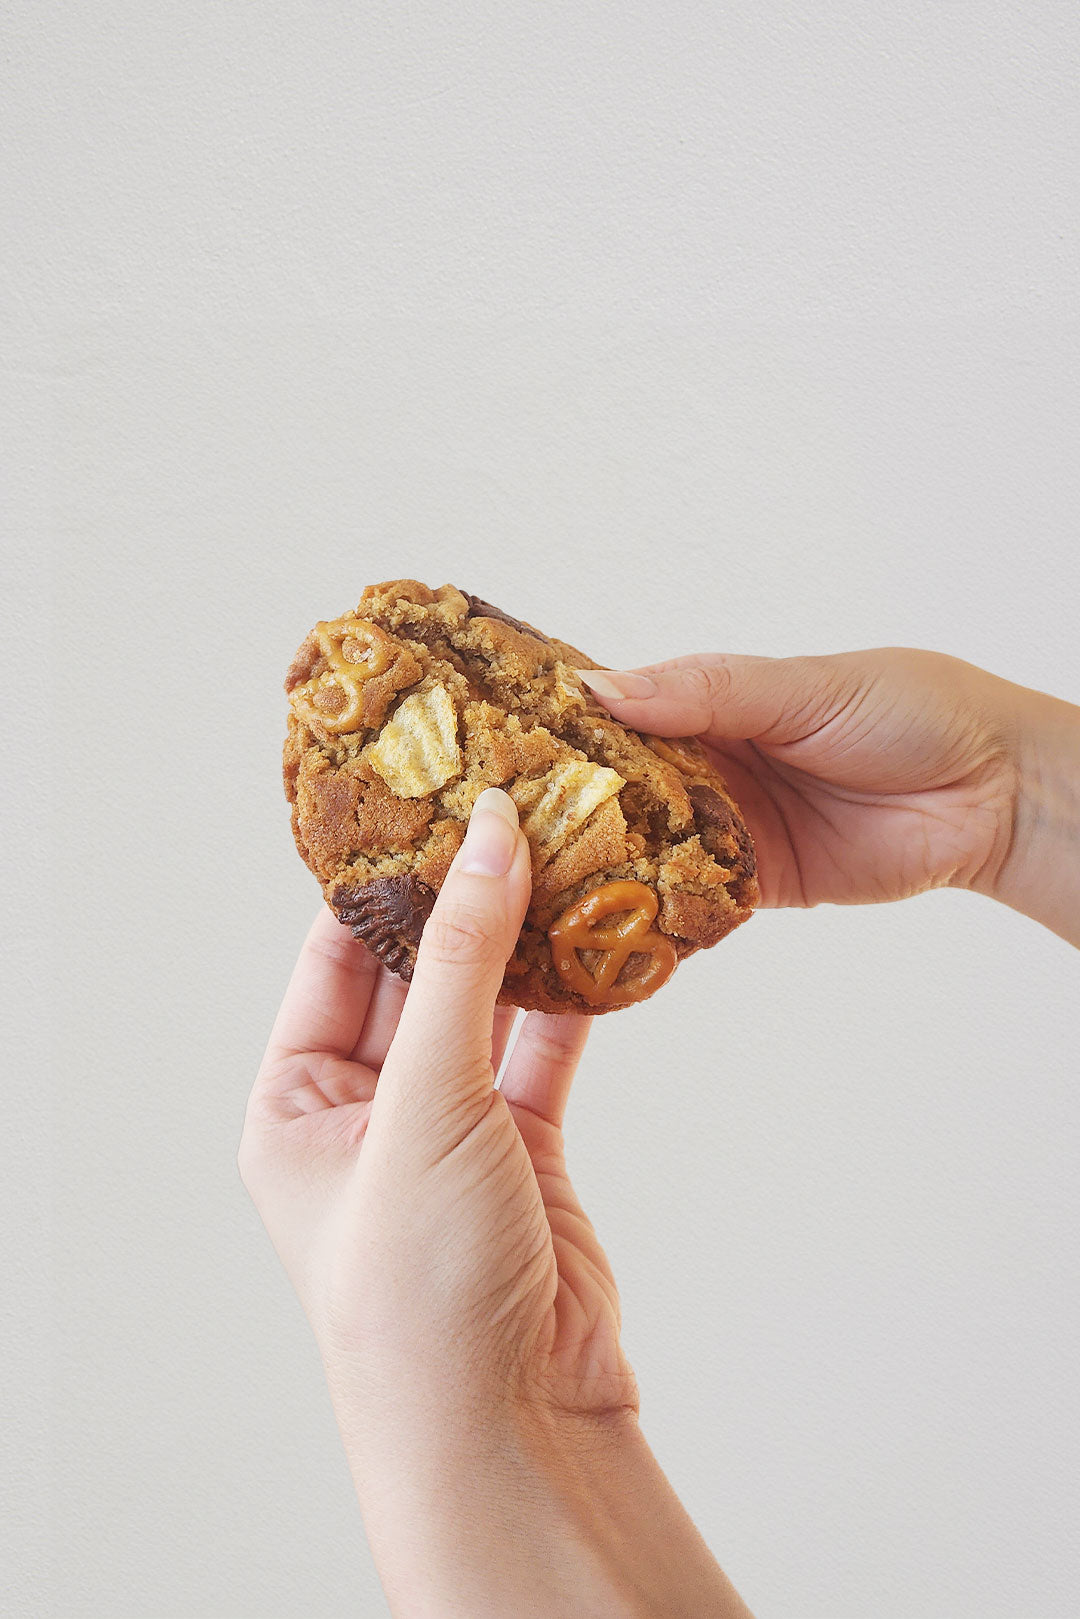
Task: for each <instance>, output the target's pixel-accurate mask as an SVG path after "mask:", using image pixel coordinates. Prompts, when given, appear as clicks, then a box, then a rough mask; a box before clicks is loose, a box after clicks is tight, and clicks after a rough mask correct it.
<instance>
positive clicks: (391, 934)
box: [330, 875, 435, 979]
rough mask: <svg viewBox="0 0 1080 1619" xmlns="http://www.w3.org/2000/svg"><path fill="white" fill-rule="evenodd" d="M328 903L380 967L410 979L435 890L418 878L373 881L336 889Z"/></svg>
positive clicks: (433, 900)
mask: <svg viewBox="0 0 1080 1619" xmlns="http://www.w3.org/2000/svg"><path fill="white" fill-rule="evenodd" d="M330 903H331V904H332V905H333V907H334V912H335V914H336V916H337V918H338V921H339V922H343V923H344V924H345V925H346V926H347V927H351V928H352V931H353V935H354V937H356V938H357V939H360V940H361V941H362V942H363V943H364V944H366V945H367V947H368V949H369V950H370V951H371V953H372V955H373V956H377V957H378V958H379V960H380V961H381V962H382V963H383V966H384V967H389V969H390V971H391V972H393V973H397V975H398V977H399V978H404V979H410V978H411V977H412V974H413V963H414V961H415V959H416V946H417V945H418V944H419V942H420V935H421V933H423V931H424V923H425V922H426V921H427V919H428V917H429V916H430V915H431V907H432V906H433V905H434V903H435V890H434V889H433V888H429V887H428V885H427V883H422V882H421V881H420V879H419V877H412V876H408V875H406V876H402V877H376V878H374V880H373V881H372V882H370V883H365V884H364V885H363V886H362V887H360V888H336V889H335V890H334V892H333V893H332V894H331V896H330Z"/></svg>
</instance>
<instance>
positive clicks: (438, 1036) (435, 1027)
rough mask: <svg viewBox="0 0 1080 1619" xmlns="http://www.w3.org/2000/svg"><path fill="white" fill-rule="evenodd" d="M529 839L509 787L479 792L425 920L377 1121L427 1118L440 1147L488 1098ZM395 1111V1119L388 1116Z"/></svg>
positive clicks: (429, 1145)
mask: <svg viewBox="0 0 1080 1619" xmlns="http://www.w3.org/2000/svg"><path fill="white" fill-rule="evenodd" d="M529 891H530V869H529V846H528V843H527V842H526V840H525V837H524V835H523V834H522V832H521V831H520V830H519V828H518V824H517V810H516V809H515V807H514V802H513V800H512V799H511V798H510V797H509V795H508V794H506V793H504V792H501V791H500V790H499V789H498V788H497V787H489V788H487V789H486V790H485V791H484V792H483V793H481V794H480V797H479V798H478V799H477V801H476V805H475V807H474V809H473V813H472V817H471V819H470V821H469V826H468V830H467V832H466V835H465V841H464V843H463V844H462V846H461V848H460V849H459V850H458V853H457V854H456V855H455V857H454V861H453V864H452V865H451V867H450V870H449V871H448V872H447V874H446V879H445V881H444V882H443V885H442V888H441V889H440V890H439V895H438V898H437V899H436V901H435V905H434V908H433V909H432V912H431V915H430V916H429V917H428V920H427V924H426V926H425V928H424V932H423V936H422V937H421V940H420V946H419V949H418V950H417V954H416V966H415V968H414V970H413V977H412V983H411V985H410V987H409V994H408V999H407V1000H406V1002H405V1005H404V1008H403V1009H402V1013H401V1017H400V1019H399V1022H398V1028H397V1033H396V1034H395V1036H394V1039H393V1041H392V1042H391V1046H390V1050H389V1052H388V1053H387V1057H386V1061H385V1062H384V1064H383V1068H382V1074H381V1077H380V1082H379V1088H378V1090H377V1092H376V1095H375V1102H374V1105H373V1110H372V1127H373V1129H375V1130H376V1133H378V1131H380V1130H382V1129H384V1128H386V1127H387V1125H388V1124H389V1125H390V1127H391V1128H396V1129H401V1128H405V1129H409V1128H415V1127H420V1129H421V1133H422V1136H423V1139H424V1142H425V1151H426V1152H427V1153H431V1152H434V1155H435V1157H436V1158H437V1157H441V1156H442V1155H443V1154H444V1153H445V1152H447V1151H449V1150H450V1148H451V1147H452V1146H453V1145H454V1144H455V1143H456V1142H457V1141H459V1140H461V1139H462V1137H463V1136H464V1135H465V1134H467V1133H468V1130H469V1128H470V1127H471V1125H472V1124H473V1123H475V1122H476V1121H477V1120H478V1119H479V1117H480V1116H481V1114H482V1113H483V1111H484V1110H485V1108H486V1107H487V1106H488V1104H489V1101H490V1095H491V1089H492V1083H493V1077H494V1076H493V1070H492V1034H493V1025H494V1013H495V997H496V995H497V994H498V990H499V986H500V984H501V983H502V980H503V973H504V970H505V967H506V962H507V959H508V958H509V956H510V952H511V951H512V950H513V948H514V943H515V940H516V939H517V935H518V931H519V929H520V927H521V923H522V921H523V919H524V916H525V908H526V906H527V905H528V902H529ZM391 1121H392V1122H391Z"/></svg>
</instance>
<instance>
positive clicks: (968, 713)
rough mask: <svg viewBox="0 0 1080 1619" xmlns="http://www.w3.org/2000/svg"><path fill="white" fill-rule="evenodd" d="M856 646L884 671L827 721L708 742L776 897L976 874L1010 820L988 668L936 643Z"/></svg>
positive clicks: (792, 899)
mask: <svg viewBox="0 0 1080 1619" xmlns="http://www.w3.org/2000/svg"><path fill="white" fill-rule="evenodd" d="M851 656H852V658H855V657H857V658H858V660H859V663H858V667H859V668H860V670H861V671H863V672H865V670H866V669H867V667H869V668H870V669H871V671H874V673H873V674H872V678H871V679H870V681H869V684H868V685H864V686H863V687H862V688H861V689H860V690H858V691H857V692H856V693H855V694H854V695H853V698H852V700H851V701H850V702H848V703H847V704H845V705H843V706H840V707H839V708H837V709H836V710H835V711H834V712H833V713H832V714H831V715H830V717H829V719H828V720H827V722H826V723H825V724H823V725H817V726H813V727H812V728H811V729H810V730H808V731H807V733H806V734H805V735H800V734H798V732H797V731H795V732H793V733H791V734H788V735H786V736H785V737H784V738H783V740H772V739H770V740H769V741H767V742H765V741H758V742H732V741H719V740H717V739H710V742H709V744H708V749H709V752H710V753H711V754H712V756H713V758H714V760H715V762H716V764H717V766H718V768H719V769H720V771H721V773H722V774H724V775H725V776H726V777H727V778H728V781H729V783H730V785H731V788H732V791H733V793H734V794H735V797H736V799H738V801H739V803H740V805H741V806H742V807H743V809H744V811H745V813H746V817H747V821H748V823H749V825H750V830H751V832H752V834H753V836H754V841H755V844H756V846H757V850H758V857H759V866H760V872H759V876H760V882H761V889H762V903H763V904H764V905H767V906H782V905H818V904H821V903H822V902H830V903H832V904H841V905H842V904H859V903H867V902H875V901H881V900H896V899H905V898H907V897H908V896H909V895H911V894H918V893H921V892H923V891H924V890H925V889H928V888H935V887H940V886H942V885H943V884H947V883H950V882H957V883H963V882H966V881H968V880H969V879H970V878H971V876H972V875H974V874H975V873H976V872H977V871H979V870H980V869H981V867H982V866H983V864H984V863H985V862H986V861H987V860H989V859H990V858H991V857H992V855H993V852H994V850H995V847H996V845H997V843H998V842H999V840H1000V839H1001V836H1002V828H1003V827H1005V826H1007V825H1008V824H1009V818H1010V814H1011V804H1012V800H1013V796H1014V794H1015V787H1016V784H1015V780H1014V776H1013V771H1012V766H1011V764H1010V755H1009V750H1008V748H1007V747H1006V745H1005V741H1004V739H1003V738H1002V737H1001V736H999V735H997V734H995V732H994V730H993V728H992V727H991V726H989V725H988V724H987V722H986V721H985V720H984V718H983V715H982V710H981V707H980V705H979V704H978V702H977V701H975V700H974V695H973V694H972V695H971V696H970V697H969V696H968V694H967V693H966V691H965V686H966V685H967V684H969V683H970V678H971V677H972V676H978V677H980V678H981V679H984V680H985V679H986V678H988V677H986V676H984V675H983V672H982V671H981V670H980V671H976V670H972V669H971V668H970V666H969V665H966V664H960V663H958V662H957V660H955V659H951V658H950V659H946V658H943V657H940V656H939V655H937V654H934V653H912V652H902V653H892V652H888V651H886V652H881V653H867V654H858V655H854V654H853V655H851ZM836 661H837V662H842V661H843V659H838V660H836ZM945 665H947V666H948V667H947V669H946V668H945V667H944V666H945ZM957 671H960V672H959V673H958V672H957ZM943 693H947V697H943V695H942V694H943ZM965 699H967V700H965Z"/></svg>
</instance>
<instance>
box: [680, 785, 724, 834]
mask: <svg viewBox="0 0 1080 1619" xmlns="http://www.w3.org/2000/svg"><path fill="white" fill-rule="evenodd" d="M686 790H687V792H688V793H689V794H690V802H691V804H693V806H694V814H695V815H696V817H697V819H698V820H699V821H700V822H701V824H702V826H719V827H722V828H723V830H724V831H725V832H730V831H732V830H733V829H734V825H735V817H734V816H733V815H732V813H731V808H730V806H729V805H728V804H726V803H725V802H724V800H723V799H722V798H721V797H720V794H719V793H718V792H717V791H716V788H715V787H710V786H708V784H707V783H706V782H703V781H695V782H692V783H691V785H690V786H689V787H688V788H687V789H686Z"/></svg>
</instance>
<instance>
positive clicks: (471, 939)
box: [240, 650, 1080, 1619]
mask: <svg viewBox="0 0 1080 1619" xmlns="http://www.w3.org/2000/svg"><path fill="white" fill-rule="evenodd" d="M604 678H605V677H604V676H602V675H599V674H598V673H597V672H590V676H589V679H590V683H593V684H596V685H597V686H598V688H599V689H600V693H601V695H602V696H604V700H605V701H606V702H608V706H609V707H610V708H611V709H612V712H613V713H615V714H617V716H618V717H619V718H620V719H622V720H624V721H625V722H626V723H628V724H631V725H633V726H635V727H637V728H640V729H642V730H646V731H651V732H653V733H655V734H662V735H680V734H687V733H690V732H694V733H697V734H700V735H701V736H702V737H703V739H704V740H705V743H706V745H707V746H708V747H709V748H710V749H711V750H713V752H714V753H715V756H716V758H717V761H718V763H719V764H720V767H721V769H722V770H723V771H724V772H725V773H726V774H727V775H728V777H729V780H730V782H731V785H732V788H733V790H734V792H735V796H736V797H737V798H738V799H739V801H740V803H741V804H742V805H743V807H744V809H745V812H746V814H747V819H748V821H749V823H750V826H751V830H752V832H753V834H754V837H755V841H756V843H757V847H758V853H759V858H760V864H761V878H762V886H763V899H764V903H766V904H770V905H784V904H799V905H812V904H817V903H820V902H822V901H826V900H827V901H832V902H834V903H860V902H861V903H866V902H871V901H875V900H885V899H899V898H903V897H905V896H906V895H908V894H913V893H918V892H921V891H922V890H924V889H926V888H930V887H934V886H941V885H943V884H952V885H954V886H960V887H970V888H973V889H978V890H980V891H982V892H984V893H987V894H991V895H993V896H994V897H997V898H1000V899H1002V900H1003V901H1004V902H1005V903H1007V904H1010V905H1012V906H1014V907H1015V908H1016V909H1018V910H1024V911H1027V912H1028V914H1030V915H1032V916H1035V917H1037V918H1038V919H1039V920H1040V921H1043V922H1045V923H1046V925H1047V926H1049V927H1052V928H1054V929H1055V930H1056V931H1057V932H1059V933H1060V934H1061V935H1062V936H1063V937H1066V938H1070V939H1071V940H1072V941H1073V942H1074V943H1080V859H1078V857H1077V849H1078V846H1080V710H1078V709H1075V708H1073V707H1071V706H1070V705H1069V704H1066V703H1059V702H1057V701H1056V700H1055V699H1052V698H1049V697H1045V696H1043V695H1042V694H1040V693H1034V692H1026V691H1024V690H1023V689H1022V688H1019V687H1015V686H1010V685H1009V684H1008V683H1007V682H1005V681H999V680H997V679H996V678H995V677H993V676H991V675H988V674H985V673H984V672H983V671H981V670H976V669H973V668H972V667H971V666H970V665H967V664H962V663H959V662H957V661H956V660H954V659H947V658H941V657H938V656H937V655H935V654H930V653H921V652H907V651H896V650H883V651H877V652H870V653H851V654H843V655H841V656H839V657H836V658H824V659H790V660H770V659H736V658H721V657H716V658H694V659H677V660H675V661H674V662H672V663H669V664H663V665H658V666H655V667H654V668H652V669H650V670H649V671H638V672H636V674H629V675H628V674H624V675H619V676H611V675H610V674H607V675H606V678H607V680H608V681H609V682H610V681H611V680H612V679H615V680H616V681H622V682H623V683H624V686H626V687H631V688H633V687H634V685H635V682H637V686H636V690H635V693H634V695H632V696H628V697H625V698H621V699H618V698H616V697H614V696H613V695H612V694H611V687H610V685H609V687H608V690H607V691H606V692H605V691H604V690H603V689H602V685H603V680H604ZM643 678H644V679H646V680H648V681H650V682H651V687H652V689H651V693H650V694H649V695H643V691H644V688H643V687H642V686H641V684H640V682H641V681H642V679H643ZM529 880H530V879H529V857H528V848H527V845H526V842H525V839H524V837H523V835H522V834H521V833H520V831H519V830H518V828H517V822H516V812H515V811H514V807H513V804H512V802H511V800H510V799H509V798H508V797H507V795H506V794H504V793H501V792H498V791H495V790H491V791H489V792H488V793H485V794H484V795H483V797H482V799H481V801H480V803H479V804H478V806H477V809H476V811H475V812H474V815H473V819H472V821H471V822H470V827H469V834H468V836H467V838H466V841H465V844H464V845H463V847H462V850H461V851H460V853H459V855H458V857H457V859H456V860H455V862H454V865H453V867H452V868H451V871H450V874H449V875H448V877H447V880H446V882H445V883H444V885H443V888H442V890H441V892H440V894H439V897H438V900H437V902H436V905H435V908H434V910H433V912H432V915H431V918H430V920H429V922H428V925H427V927H426V929H425V931H424V936H423V939H422V942H421V945H420V949H419V953H418V958H417V964H416V971H415V974H414V978H413V981H412V985H411V987H409V988H408V990H407V991H406V985H405V984H404V983H402V982H401V981H400V980H399V979H396V978H394V977H392V976H391V975H390V974H388V973H386V972H385V971H384V970H383V969H382V968H381V967H379V966H378V965H377V963H376V962H375V961H374V960H373V958H372V957H371V956H370V955H368V953H367V951H366V950H365V949H364V947H363V946H362V945H361V944H359V943H358V942H357V941H356V940H354V939H353V938H352V936H351V934H350V933H349V932H348V931H347V930H346V929H344V928H342V927H341V926H340V925H339V924H338V923H337V922H336V921H335V919H334V918H333V917H332V916H331V915H330V913H329V912H328V911H325V910H324V911H323V912H322V913H320V915H319V917H318V919H317V920H316V922H315V923H314V925H313V927H312V929H311V931H310V933H309V935H308V938H307V940H306V942H305V944H304V947H303V949H302V951H301V954H300V959H299V961H298V963H297V966H296V969H295V971H294V973H293V977H292V979H291V981H290V984H289V987H288V990H287V992H286V995H285V999H284V1002H283V1004H282V1007H281V1011H280V1013H279V1015H278V1018H277V1021H276V1023H275V1025H274V1029H273V1031H272V1034H271V1037H270V1042H269V1045H268V1047H267V1051H266V1054H265V1057H264V1059H263V1063H262V1066H261V1068H260V1072H259V1076H258V1078H257V1080H256V1083H255V1087H254V1089H253V1091H252V1094H251V1098H250V1101H249V1104H248V1110H247V1117H246V1120H245V1125H244V1133H243V1138H242V1141H241V1147H240V1170H241V1174H242V1177H243V1179H244V1182H245V1184H246V1185H247V1187H248V1189H249V1191H250V1193H251V1195H252V1197H253V1199H254V1201H255V1203H256V1205H257V1207H258V1209H259V1212H260V1214H261V1216H262V1218H263V1220H264V1222H265V1224H266V1226H267V1229H268V1231H269V1233H270V1236H271V1238H272V1240H273V1242H274V1245H275V1247H276V1249H277V1251H278V1254H279V1255H280V1257H281V1260H282V1262H283V1264H284V1266H285V1268H286V1271H287V1272H288V1275H289V1277H290V1279H291V1280H292V1282H293V1285H294V1286H295V1288H296V1290H297V1293H298V1294H299V1297H300V1300H301V1302H302V1304H303V1307H304V1309H305V1311H306V1313H307V1315H308V1318H309V1320H310V1322H311V1325H312V1328H313V1331H314V1334H315V1338H316V1341H317V1343H318V1345H319V1348H320V1351H321V1354H322V1358H323V1362H324V1366H325V1369H326V1374H327V1380H328V1384H329V1388H330V1392H331V1398H332V1400H333V1403H334V1409H335V1412H336V1414H337V1418H338V1423H339V1427H340V1430H341V1434H342V1439H343V1442H344V1445H345V1450H346V1453H347V1455H348V1458H349V1463H350V1466H351V1469H352V1474H353V1478H354V1481H355V1484H356V1490H357V1494H358V1498H359V1501H360V1506H361V1511H362V1514H363V1518H364V1523H365V1528H366V1530H367V1534H368V1540H369V1543H370V1545H371V1549H372V1552H373V1555H374V1558H375V1562H376V1565H377V1567H378V1570H379V1574H380V1577H381V1579H382V1581H383V1585H384V1587H385V1589H386V1592H387V1597H388V1600H389V1602H390V1606H391V1609H392V1611H393V1612H394V1614H395V1615H396V1616H399V1619H406V1616H407V1619H419V1616H429V1615H430V1616H431V1619H436V1616H437V1619H450V1616H456V1615H461V1616H462V1619H486V1616H488V1615H491V1616H492V1619H495V1616H500V1619H504V1616H505V1615H506V1614H509V1613H513V1614H514V1615H515V1616H521V1619H530V1616H533V1615H535V1616H536V1619H541V1616H543V1619H555V1616H561V1615H563V1614H567V1613H573V1614H574V1615H575V1616H582V1619H589V1616H593V1615H595V1616H597V1619H600V1616H602V1615H603V1616H609V1619H611V1616H615V1619H618V1616H628V1619H629V1616H634V1619H636V1616H644V1615H656V1616H659V1615H666V1616H672V1615H686V1616H688V1619H689V1616H694V1619H703V1616H716V1619H722V1616H725V1619H726V1616H728V1615H746V1614H747V1613H748V1611H749V1610H748V1609H747V1608H746V1607H745V1605H744V1604H743V1602H742V1601H741V1599H740V1598H739V1597H738V1595H737V1594H736V1593H735V1591H734V1589H733V1588H732V1586H731V1584H730V1582H729V1581H728V1580H727V1579H726V1577H725V1576H724V1574H723V1573H722V1571H721V1569H720V1567H719V1565H718V1564H717V1562H716V1561H715V1559H714V1557H713V1556H712V1554H711V1553H710V1551H709V1550H708V1548H707V1547H706V1546H705V1544H704V1542H703V1541H702V1540H701V1537H700V1536H699V1535H698V1533H697V1531H696V1529H695V1528H694V1525H693V1524H692V1522H691V1521H690V1519H689V1517H688V1516H687V1514H686V1512H685V1511H684V1509H683V1508H682V1506H681V1504H680V1503H679V1501H678V1499H677V1497H676V1496H675V1495H674V1492H673V1491H672V1489H671V1487H670V1485H669V1483H668V1481H667V1479H666V1478H665V1477H664V1474H663V1472H662V1471H661V1469H660V1467H659V1465H658V1464H657V1462H656V1459H655V1457H654V1456H653V1454H652V1452H651V1451H650V1449H649V1447H648V1445H647V1443H646V1441H645V1439H644V1437H643V1435H642V1433H641V1429H640V1426H639V1423H638V1394H637V1387H636V1384H635V1381H634V1377H633V1373H632V1371H631V1369H630V1367H629V1365H628V1363H627V1361H626V1357H625V1355H624V1354H623V1352H622V1348H621V1346H620V1342H619V1303H618V1294H617V1292H616V1288H615V1283H614V1279H613V1277H612V1274H611V1269H610V1266H609V1264H608V1262H607V1259H606V1256H605V1255H604V1252H603V1250H602V1248H601V1247H600V1244H599V1242H598V1241H597V1237H596V1233H595V1232H594V1230H593V1228H592V1226H591V1224H590V1223H589V1221H588V1219H587V1217H586V1215H585V1213H584V1211H583V1210H582V1208H581V1205H580V1203H579V1202H578V1200H577V1198H576V1196H575V1194H574V1191H573V1188H572V1186H571V1183H570V1180H569V1177H568V1175H567V1172H566V1163H565V1155H564V1141H563V1131H562V1125H563V1117H564V1113H565V1109H566V1104H567V1099H568V1096H569V1091H570V1086H571V1083H572V1080H573V1076H574V1072H575V1070H576V1067H577V1065H578V1061H579V1058H580V1056H581V1052H582V1049H583V1047H584V1043H585V1040H586V1037H587V1034H588V1029H589V1024H590V1019H589V1018H587V1017H574V1016H551V1015H549V1014H543V1013H529V1014H528V1016H527V1017H526V1018H525V1019H524V1022H523V1023H522V1025H521V1029H520V1032H519V1034H518V1036H517V1039H516V1041H515V1043H514V1045H513V1049H512V1051H511V1054H510V1057H509V1060H508V1063H507V1066H506V1070H505V1073H504V1076H503V1079H502V1082H501V1088H500V1089H495V1088H494V1075H495V1072H496V1071H497V1069H498V1066H499V1063H500V1060H501V1058H502V1055H503V1052H504V1050H505V1049H506V1046H507V1044H508V1040H509V1036H510V1033H511V1024H512V1018H513V1013H512V1011H511V1010H510V1009H504V1008H496V1006H495V996H496V992H497V989H498V987H499V983H500V981H501V978H502V973H503V967H504V965H505V962H506V960H507V958H508V956H509V955H510V953H511V950H512V948H513V943H514V939H515V937H516V935H517V931H518V929H519V927H520V924H521V920H522V918H523V916H524V912H525V908H526V905H527V902H528V894H529Z"/></svg>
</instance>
